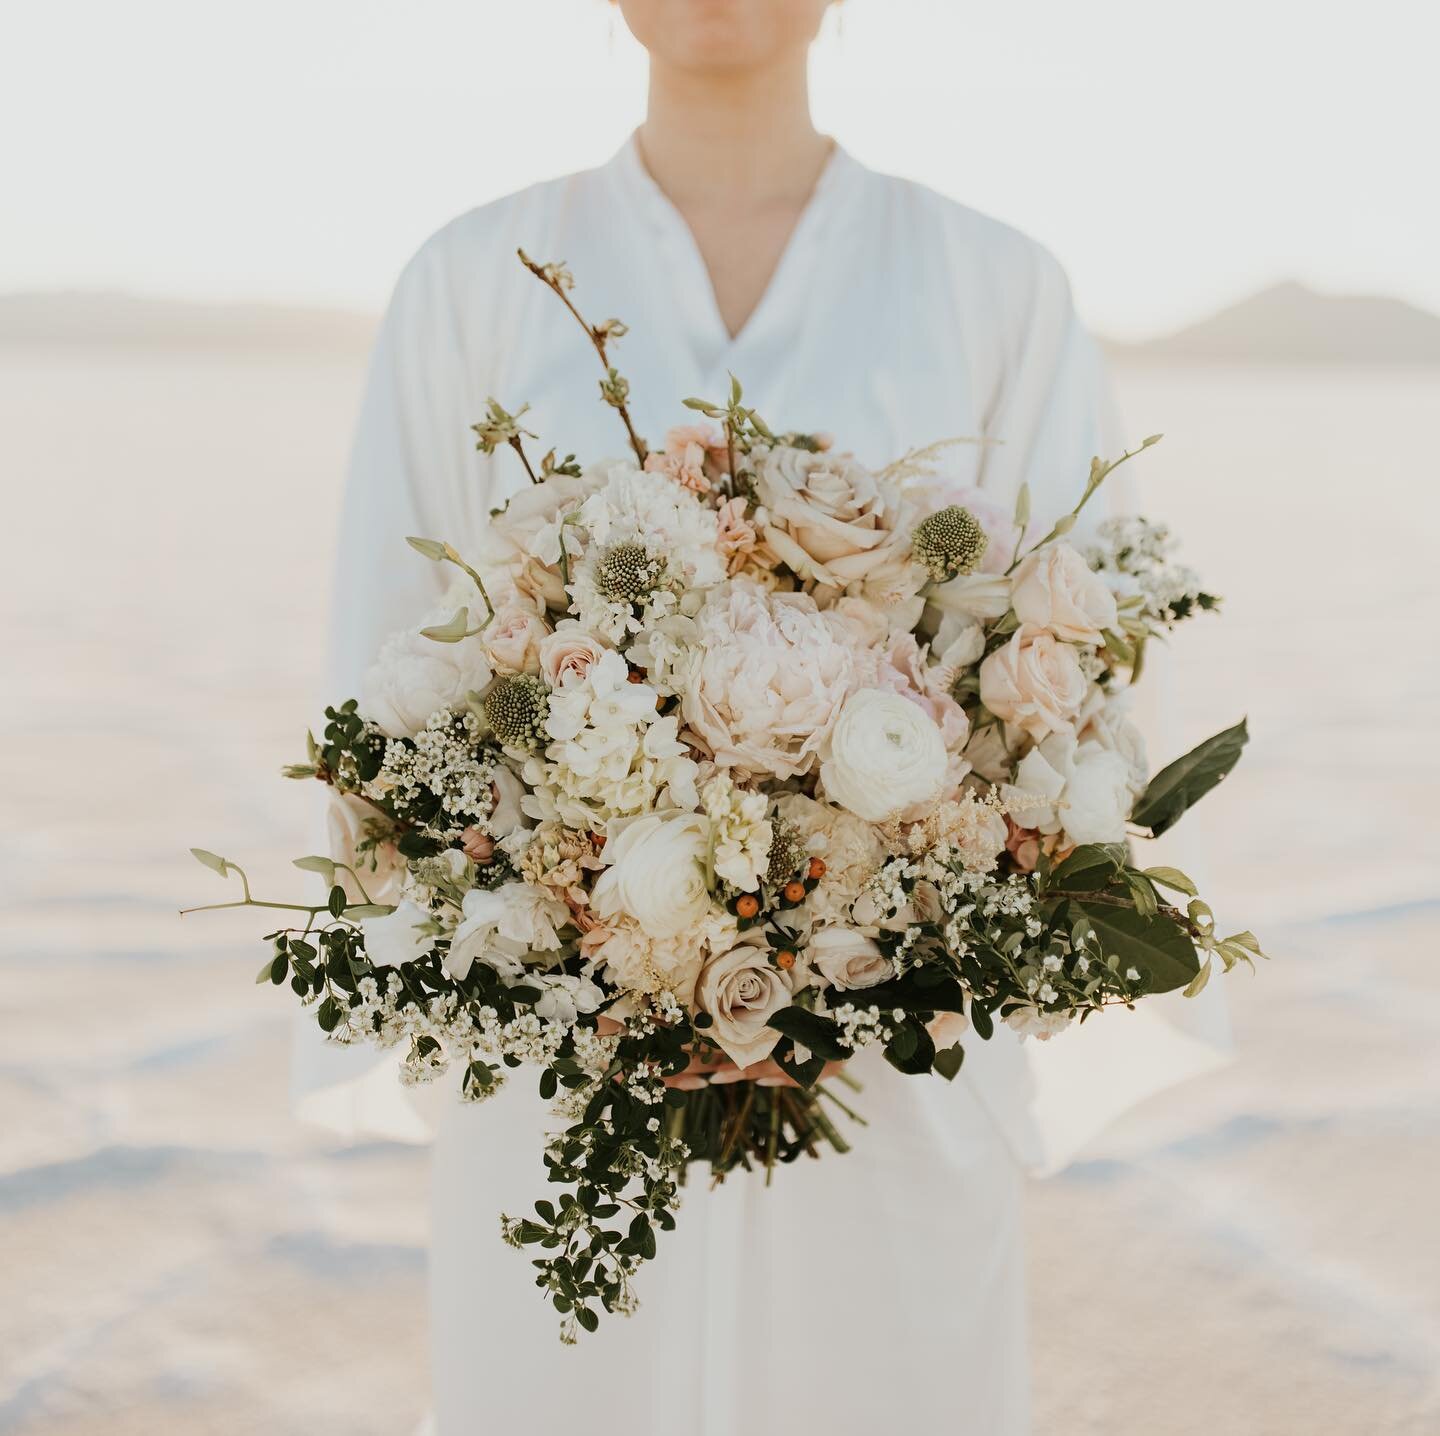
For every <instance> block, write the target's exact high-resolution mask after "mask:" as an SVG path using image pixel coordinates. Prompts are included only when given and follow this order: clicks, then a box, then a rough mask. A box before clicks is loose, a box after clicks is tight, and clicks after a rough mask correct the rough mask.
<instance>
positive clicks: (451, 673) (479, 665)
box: [359, 587, 492, 738]
mask: <svg viewBox="0 0 1440 1436" xmlns="http://www.w3.org/2000/svg"><path fill="white" fill-rule="evenodd" d="M476 601H477V600H476V598H475V594H474V591H473V589H472V590H469V591H466V590H465V589H462V588H459V587H456V588H454V589H452V590H451V598H450V599H447V601H446V602H445V603H443V604H440V605H439V606H438V607H436V608H435V609H433V610H432V611H431V612H430V613H428V614H427V615H426V616H425V617H424V618H423V619H422V620H421V621H420V622H419V623H418V624H417V625H416V626H415V627H414V628H407V629H405V630H404V631H403V632H401V633H397V634H395V635H394V636H393V637H392V638H390V639H389V640H388V641H387V642H386V643H385V645H384V646H383V647H382V648H381V650H380V656H379V657H378V658H377V659H376V660H375V662H374V663H372V664H371V665H370V668H369V670H368V672H367V673H366V674H365V677H364V680H363V681H362V682H361V685H360V702H359V712H360V716H361V717H362V718H368V719H369V720H370V722H372V723H373V724H375V726H376V727H377V728H379V730H380V731H381V732H382V733H383V734H384V735H385V736H386V737H387V738H413V737H414V736H415V735H416V734H417V733H419V732H420V731H421V730H422V729H423V728H424V727H425V725H426V724H427V723H428V722H429V721H430V719H431V718H432V717H433V716H434V715H435V714H436V713H438V712H439V711H440V710H441V709H442V708H450V707H453V706H454V705H456V704H458V703H460V702H461V701H462V700H463V699H464V697H465V695H466V694H467V693H471V692H474V691H477V690H479V689H482V688H484V687H485V685H486V684H487V683H489V681H490V679H491V677H492V672H491V668H490V662H489V659H488V658H487V656H486V653H485V646H484V644H483V643H482V642H481V641H480V638H479V636H478V635H475V636H472V637H470V638H462V639H461V640H460V642H459V643H437V642H436V641H435V640H434V639H433V638H424V637H422V636H421V634H420V630H421V629H422V628H431V627H435V626H438V625H440V624H443V623H448V622H449V621H450V620H451V619H452V618H453V617H454V616H455V610H456V609H457V608H462V607H469V608H470V611H471V612H472V613H473V612H474V607H473V605H474V604H475V602H476Z"/></svg>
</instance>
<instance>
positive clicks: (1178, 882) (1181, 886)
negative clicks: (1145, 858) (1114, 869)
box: [1141, 867, 1199, 897]
mask: <svg viewBox="0 0 1440 1436" xmlns="http://www.w3.org/2000/svg"><path fill="white" fill-rule="evenodd" d="M1141 871H1142V872H1143V873H1144V874H1145V876H1146V877H1147V878H1149V879H1150V881H1151V882H1152V883H1159V884H1160V886H1161V887H1166V888H1173V889H1174V890H1175V891H1176V892H1177V893H1184V894H1185V896H1186V897H1197V896H1199V892H1198V889H1197V888H1196V886H1195V884H1194V883H1192V882H1191V881H1190V879H1189V878H1187V877H1186V876H1185V874H1184V873H1182V872H1181V871H1180V869H1179V868H1167V867H1158V868H1142V869H1141Z"/></svg>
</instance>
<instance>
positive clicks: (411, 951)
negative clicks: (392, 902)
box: [360, 898, 435, 967]
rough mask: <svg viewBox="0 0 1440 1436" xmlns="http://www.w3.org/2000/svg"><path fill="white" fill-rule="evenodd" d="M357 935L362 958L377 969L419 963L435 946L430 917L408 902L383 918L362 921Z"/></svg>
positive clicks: (407, 899) (408, 900) (416, 904)
mask: <svg viewBox="0 0 1440 1436" xmlns="http://www.w3.org/2000/svg"><path fill="white" fill-rule="evenodd" d="M360 931H361V932H362V933H363V934H364V935H365V955H366V957H368V958H369V959H370V961H371V962H372V963H374V965H375V966H376V967H399V966H400V964H401V963H402V962H419V960H420V959H421V958H422V957H424V956H425V954H426V953H427V952H429V951H430V950H431V948H433V947H434V946H435V936H434V934H433V933H432V932H431V931H430V914H429V913H428V912H426V911H425V909H424V908H422V907H421V906H420V905H419V904H418V903H414V902H411V901H410V899H409V898H406V899H405V900H404V901H403V902H402V903H400V905H399V906H398V907H397V908H396V909H395V911H394V912H392V913H387V914H386V915H385V916H384V917H367V918H362V919H361V920H360Z"/></svg>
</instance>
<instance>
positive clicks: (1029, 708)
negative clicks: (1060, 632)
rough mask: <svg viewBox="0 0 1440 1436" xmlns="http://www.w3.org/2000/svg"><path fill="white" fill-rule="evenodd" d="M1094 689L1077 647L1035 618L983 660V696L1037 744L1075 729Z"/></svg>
mask: <svg viewBox="0 0 1440 1436" xmlns="http://www.w3.org/2000/svg"><path fill="white" fill-rule="evenodd" d="M1088 689H1089V685H1088V684H1087V683H1086V681H1085V675H1084V674H1083V673H1082V672H1081V671H1080V659H1079V656H1078V655H1077V654H1076V652H1075V650H1074V649H1073V648H1072V647H1070V645H1069V644H1067V643H1061V642H1060V640H1059V639H1058V638H1056V637H1055V635H1054V634H1053V633H1051V632H1050V631H1049V630H1048V629H1044V628H1037V627H1036V626H1035V625H1033V624H1029V623H1022V624H1021V625H1020V627H1019V628H1017V629H1016V630H1015V633H1014V635H1013V636H1012V637H1011V639H1010V642H1009V643H1007V644H1006V645H1005V647H1004V648H997V649H996V650H995V652H994V653H992V654H991V655H990V656H989V657H988V658H987V659H986V660H985V661H984V662H983V663H982V664H981V665H980V701H981V702H982V703H983V704H984V705H985V706H986V707H987V708H988V709H989V710H990V711H991V712H992V713H993V714H995V716H996V717H997V718H1002V719H1004V721H1005V722H1007V723H1013V724H1014V725H1015V726H1016V727H1017V728H1020V729H1022V730H1023V731H1024V732H1025V733H1027V734H1028V735H1029V736H1030V737H1031V738H1033V739H1034V740H1035V741H1036V742H1037V743H1038V742H1040V740H1041V739H1042V738H1048V737H1049V736H1050V734H1051V733H1069V732H1071V731H1073V728H1074V720H1075V717H1076V715H1077V714H1078V713H1079V712H1080V708H1081V705H1082V704H1083V703H1084V702H1085V694H1086V693H1087V691H1088Z"/></svg>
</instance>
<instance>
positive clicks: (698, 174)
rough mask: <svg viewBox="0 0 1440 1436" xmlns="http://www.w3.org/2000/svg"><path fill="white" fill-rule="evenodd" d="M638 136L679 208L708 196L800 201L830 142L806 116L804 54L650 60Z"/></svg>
mask: <svg viewBox="0 0 1440 1436" xmlns="http://www.w3.org/2000/svg"><path fill="white" fill-rule="evenodd" d="M639 140H640V150H641V153H642V154H643V156H644V159H645V166H646V168H647V169H648V170H649V171H650V174H651V176H652V177H653V178H654V180H655V182H656V183H657V184H658V185H659V186H660V188H661V189H662V190H664V192H665V193H666V194H667V195H669V197H670V198H671V200H672V201H674V203H675V204H676V205H677V206H678V207H679V208H680V209H681V210H682V211H684V210H686V209H688V208H689V207H690V206H691V205H692V204H693V203H695V202H697V201H700V202H703V200H705V199H708V200H710V201H714V200H716V199H720V200H723V201H725V202H727V203H736V202H741V203H748V204H757V203H758V204H761V205H765V204H775V203H782V204H783V203H785V202H786V201H789V202H791V203H796V202H803V200H804V198H805V196H807V195H808V194H809V193H810V191H811V190H812V189H813V188H814V186H815V182H816V180H817V179H818V178H819V175H820V172H821V170H822V169H823V168H824V166H825V161H826V159H827V158H828V157H829V154H830V150H831V148H832V142H831V141H830V140H829V139H828V138H827V137H826V136H825V135H822V134H820V132H819V131H818V130H816V128H815V126H814V124H813V123H812V122H811V119H810V96H809V87H808V83H807V76H806V66H805V55H804V54H803V53H802V54H800V55H796V56H786V57H782V58H781V59H778V60H777V61H776V62H775V63H774V64H772V65H768V66H765V67H764V68H763V69H758V70H757V69H745V70H738V69H737V70H735V71H733V72H732V71H722V72H707V73H705V74H696V73H694V72H693V71H689V72H681V71H677V70H675V69H673V68H671V67H668V66H663V65H658V64H656V65H652V67H651V72H650V99H649V107H648V110H647V112H646V117H645V123H644V124H643V125H642V126H641V128H640V135H639Z"/></svg>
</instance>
